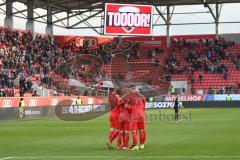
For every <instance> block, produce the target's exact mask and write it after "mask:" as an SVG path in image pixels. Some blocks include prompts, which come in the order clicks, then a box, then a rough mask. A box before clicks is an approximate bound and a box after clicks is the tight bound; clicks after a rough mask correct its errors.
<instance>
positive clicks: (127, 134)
mask: <svg viewBox="0 0 240 160" xmlns="http://www.w3.org/2000/svg"><path fill="white" fill-rule="evenodd" d="M123 141H124V146H125V147H126V148H128V142H129V133H128V132H125V133H124V140H123Z"/></svg>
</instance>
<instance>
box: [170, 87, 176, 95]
mask: <svg viewBox="0 0 240 160" xmlns="http://www.w3.org/2000/svg"><path fill="white" fill-rule="evenodd" d="M171 94H175V88H174V87H173V86H172V88H171Z"/></svg>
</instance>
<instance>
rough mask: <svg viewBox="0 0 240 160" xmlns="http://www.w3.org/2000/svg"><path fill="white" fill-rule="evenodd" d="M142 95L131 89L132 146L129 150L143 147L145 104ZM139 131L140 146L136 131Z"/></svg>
mask: <svg viewBox="0 0 240 160" xmlns="http://www.w3.org/2000/svg"><path fill="white" fill-rule="evenodd" d="M143 98H144V97H143V96H142V95H141V94H140V93H139V91H138V90H133V92H132V95H131V104H132V112H131V131H132V137H133V148H132V149H131V150H139V147H140V148H141V149H143V148H144V145H142V144H143V141H141V139H142V137H141V136H142V134H141V132H143V130H145V112H144V110H145V104H144V102H143ZM138 132H139V135H140V136H139V137H140V146H138V138H137V133H138Z"/></svg>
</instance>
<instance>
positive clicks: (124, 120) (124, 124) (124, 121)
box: [118, 112, 131, 131]
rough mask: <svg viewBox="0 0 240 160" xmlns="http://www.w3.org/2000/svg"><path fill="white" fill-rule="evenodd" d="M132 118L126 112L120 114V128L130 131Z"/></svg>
mask: <svg viewBox="0 0 240 160" xmlns="http://www.w3.org/2000/svg"><path fill="white" fill-rule="evenodd" d="M130 118H131V117H130V115H129V114H126V113H124V112H123V113H120V114H119V118H118V122H119V129H120V130H128V131H130V129H131V123H130V122H131V121H130Z"/></svg>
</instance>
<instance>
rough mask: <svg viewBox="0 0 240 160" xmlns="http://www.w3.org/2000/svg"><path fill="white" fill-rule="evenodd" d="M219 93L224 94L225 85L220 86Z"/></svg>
mask: <svg viewBox="0 0 240 160" xmlns="http://www.w3.org/2000/svg"><path fill="white" fill-rule="evenodd" d="M220 94H225V87H224V86H222V87H221V88H220Z"/></svg>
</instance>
